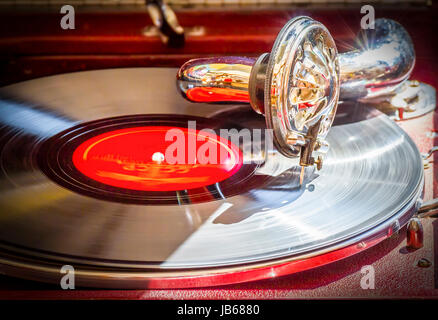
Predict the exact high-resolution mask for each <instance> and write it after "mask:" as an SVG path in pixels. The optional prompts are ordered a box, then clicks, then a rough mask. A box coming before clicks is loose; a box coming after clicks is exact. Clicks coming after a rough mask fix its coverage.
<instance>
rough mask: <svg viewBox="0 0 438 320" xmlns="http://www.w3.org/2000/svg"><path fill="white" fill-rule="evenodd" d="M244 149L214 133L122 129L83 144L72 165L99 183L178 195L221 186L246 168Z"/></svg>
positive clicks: (150, 128)
mask: <svg viewBox="0 0 438 320" xmlns="http://www.w3.org/2000/svg"><path fill="white" fill-rule="evenodd" d="M242 159H243V157H242V153H241V151H240V149H239V148H238V147H237V146H236V145H234V144H232V143H231V142H230V141H229V140H227V139H224V138H222V137H220V136H218V135H215V134H212V132H206V131H203V130H195V129H190V128H179V127H168V126H145V127H133V128H126V129H119V130H114V131H110V132H106V133H103V134H100V135H97V136H94V137H93V138H90V139H88V140H86V141H85V142H83V143H82V144H80V145H79V146H78V147H77V148H76V150H75V151H74V153H73V156H72V161H73V164H74V166H75V167H76V169H77V170H79V171H80V172H81V173H82V174H84V175H85V176H87V177H89V178H91V179H93V180H96V181H98V182H101V183H104V184H107V185H110V186H115V187H119V188H126V189H132V190H141V191H177V190H185V189H192V188H199V187H204V186H208V185H211V184H214V183H217V182H220V181H223V180H225V179H227V178H229V177H230V176H232V175H233V174H234V173H236V172H237V171H238V170H239V169H240V168H241V166H242Z"/></svg>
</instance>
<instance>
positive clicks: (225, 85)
mask: <svg viewBox="0 0 438 320" xmlns="http://www.w3.org/2000/svg"><path fill="white" fill-rule="evenodd" d="M356 43H357V49H355V50H353V51H350V52H346V53H342V54H338V58H339V65H340V100H350V99H363V100H366V99H368V98H374V97H376V96H380V95H385V94H389V93H391V92H392V91H394V90H395V89H396V88H397V87H398V86H400V85H401V84H402V83H403V82H404V81H405V80H406V79H408V77H409V75H410V73H411V72H412V69H413V67H414V64H415V51H414V48H413V44H412V40H411V39H410V37H409V35H408V33H407V32H406V30H405V29H404V28H403V27H402V26H401V25H400V24H398V23H397V22H395V21H393V20H389V19H377V20H376V21H375V29H374V30H362V31H361V32H360V33H359V36H358V37H357V38H356ZM268 57H269V54H264V55H262V56H261V57H260V58H259V59H254V58H242V57H220V58H204V59H194V60H190V61H188V62H187V63H185V64H184V65H183V66H182V67H181V68H180V70H179V72H178V76H177V83H178V87H179V89H180V91H181V92H182V94H183V95H184V96H185V97H186V98H187V99H188V100H190V101H193V102H248V103H251V105H252V107H253V108H254V109H255V110H256V111H257V112H259V113H264V110H263V104H264V103H263V91H264V81H265V74H266V67H267V61H268V59H267V58H268ZM291 72H292V71H291Z"/></svg>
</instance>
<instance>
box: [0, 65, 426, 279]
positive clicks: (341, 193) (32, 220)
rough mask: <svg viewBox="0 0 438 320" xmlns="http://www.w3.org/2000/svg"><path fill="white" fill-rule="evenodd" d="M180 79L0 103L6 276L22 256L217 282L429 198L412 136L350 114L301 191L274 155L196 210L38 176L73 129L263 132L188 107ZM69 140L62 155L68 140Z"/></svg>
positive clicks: (108, 84)
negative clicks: (165, 125) (222, 274)
mask: <svg viewBox="0 0 438 320" xmlns="http://www.w3.org/2000/svg"><path fill="white" fill-rule="evenodd" d="M175 74H176V69H159V68H148V69H112V70H101V71H87V72H80V73H72V74H63V75H57V76H52V77H46V78H41V79H37V80H31V81H27V82H23V83H19V84H15V85H11V86H8V87H4V88H2V89H1V90H0V95H1V96H2V99H1V100H0V121H1V122H2V123H1V127H2V128H1V138H0V148H1V153H0V165H1V169H2V170H1V172H0V212H1V214H0V247H1V248H2V249H1V250H2V252H3V254H0V256H3V258H1V257H0V262H1V264H2V265H11V264H13V263H16V262H17V261H18V260H20V259H22V257H26V259H30V260H32V261H33V262H32V263H29V264H25V263H22V264H21V265H20V266H21V268H29V269H35V268H36V267H35V266H36V265H38V262H35V261H45V262H44V263H46V262H47V261H50V262H52V263H58V264H61V265H62V264H71V265H82V266H88V267H90V268H103V269H99V270H101V271H102V270H104V268H111V270H115V269H120V270H122V269H123V270H124V272H126V270H128V271H129V270H136V271H139V270H143V271H144V272H145V273H143V275H144V277H145V278H147V277H149V276H152V277H158V278H174V277H181V276H187V274H189V275H190V272H192V274H203V275H206V274H207V275H208V274H209V273H214V272H217V270H219V269H221V270H226V268H232V269H233V270H247V269H248V268H256V267H260V266H262V265H271V264H274V263H280V262H281V263H283V262H286V261H292V260H297V259H303V258H307V257H311V256H316V255H320V254H323V253H327V252H331V251H333V250H336V249H339V248H343V247H346V246H348V245H351V244H354V243H357V242H360V241H361V239H364V238H367V237H370V236H372V235H373V234H376V233H378V232H382V230H383V231H384V232H391V230H398V228H400V226H403V225H404V224H405V223H406V222H407V220H408V219H409V217H410V215H412V210H414V208H415V205H416V203H417V200H418V198H419V197H420V195H421V191H422V187H423V168H422V160H421V157H420V154H419V152H418V150H417V148H416V146H415V144H414V143H413V142H412V140H411V139H410V138H409V137H408V136H407V134H405V133H404V131H403V130H401V129H400V128H399V127H398V126H397V125H396V124H395V123H394V122H392V121H391V120H389V119H388V118H387V117H386V116H385V115H383V114H381V113H378V112H375V111H370V113H369V114H368V115H367V116H366V117H364V118H363V119H358V120H357V119H356V120H357V121H347V120H346V121H343V119H344V118H343V112H344V111H345V114H348V113H349V110H348V108H344V109H342V108H341V109H340V112H339V114H338V119H337V123H335V125H334V126H333V128H332V130H331V131H330V134H329V136H328V142H329V143H330V151H329V153H328V156H327V157H326V159H325V163H324V167H323V169H322V170H321V171H313V170H310V169H307V170H306V178H305V183H304V184H303V185H302V186H300V185H299V183H298V181H299V177H298V176H299V172H298V168H297V166H296V165H297V163H296V161H293V160H290V159H286V158H284V157H283V156H281V155H280V154H278V153H276V152H275V150H271V151H270V152H269V154H270V157H268V158H267V159H266V160H265V161H264V162H263V163H259V164H257V165H254V166H253V167H247V166H245V165H243V166H242V168H245V170H247V171H245V174H243V173H242V174H240V176H239V172H243V171H242V170H243V169H239V171H238V173H236V174H234V173H233V176H232V177H231V178H230V177H229V176H228V175H227V176H224V178H223V179H225V180H220V179H219V180H220V181H219V180H217V181H213V182H214V183H212V185H214V186H216V187H215V188H216V189H214V191H211V190H212V189H211V188H210V187H208V188H207V187H206V188H203V189H202V190H203V191H202V192H197V193H196V196H194V197H192V198H191V197H190V196H188V195H187V194H190V189H191V188H190V186H188V185H187V186H186V187H185V188H183V187H182V188H181V189H182V190H181V192H178V191H174V189H171V190H170V191H169V190H167V191H166V192H165V193H163V194H162V196H161V193H160V191H156V190H152V191H147V192H152V193H135V192H136V191H132V190H130V191H129V190H128V191H126V190H121V189H122V188H117V190H115V189H110V188H106V189H105V188H103V189H102V190H97V191H96V186H95V185H94V184H93V185H92V184H91V182H90V186H86V187H84V185H85V184H86V183H85V182H83V181H80V180H79V179H78V178H75V176H72V175H70V176H68V179H67V178H66V177H64V176H63V174H65V172H66V171H67V169H66V167H60V168H58V169H56V170H53V171H51V172H52V173H53V174H51V173H48V172H47V170H45V169H44V168H43V167H44V165H41V162H44V163H45V161H46V160H45V159H46V158H44V157H45V155H43V156H41V153H44V151H41V149H43V150H45V149H44V147H42V146H44V145H45V144H46V143H47V141H51V139H52V137H54V136H56V135H60V134H64V133H65V132H70V131H72V128H87V130H88V126H91V127H93V126H94V127H93V128H95V127H98V128H103V127H100V125H102V123H105V124H104V125H102V126H107V124H108V121H110V122H111V125H113V123H114V121H115V122H117V124H120V123H122V124H125V123H130V124H131V125H130V126H131V127H132V126H133V124H132V123H135V126H140V125H144V123H145V121H146V122H148V121H150V119H151V117H152V118H153V119H155V120H154V121H155V122H156V125H161V124H162V123H161V122H162V121H163V119H168V118H172V119H173V118H175V119H183V120H184V119H189V118H191V117H197V118H199V119H204V120H205V123H211V124H212V125H213V126H214V125H215V123H217V126H218V127H220V126H222V125H224V124H225V125H226V126H228V127H237V128H242V127H244V128H262V127H263V126H264V119H263V117H262V116H260V115H257V114H255V113H254V112H252V111H251V110H249V108H248V107H246V106H237V105H213V104H192V103H190V102H187V101H185V100H184V99H183V98H182V97H180V95H179V94H178V93H177V90H176V87H175ZM350 111H351V110H350ZM361 112H365V111H363V110H362V111H361ZM367 112H368V111H367ZM253 113H254V114H253ZM350 113H351V112H350ZM166 115H167V116H166ZM370 115H371V116H370ZM154 116H155V118H154ZM160 117H161V118H160ZM356 117H357V116H356ZM347 118H348V117H347ZM102 119H104V121H103V122H102ZM105 119H111V120H105ZM113 119H115V120H113ZM166 121H167V120H166ZM172 121H174V120H172ZM155 122H154V123H155ZM183 122H184V121H183ZM148 123H149V122H148ZM89 124H90V125H89ZM154 125H155V124H154ZM181 126H182V125H181ZM116 129H118V127H117V128H116ZM75 130H76V129H75ZM81 130H82V129H81ZM81 132H82V131H81ZM87 132H89V131H87ZM64 136H66V137H68V139H67V138H66V140H65V141H63V143H67V142H66V141H67V140H68V141H70V140H72V139H73V138H72V137H71V136H68V135H65V134H64ZM78 136H80V135H78ZM69 139H70V140H69ZM62 146H64V144H62ZM52 149H53V148H52ZM59 150H62V148H61V147H60V148H59ZM55 151H56V152H58V149H56V150H55ZM242 152H244V151H242ZM57 156H62V154H61V151H59V153H58V154H57ZM244 156H245V155H244ZM41 159H43V160H41ZM67 166H68V165H67ZM70 179H71V180H70ZM221 179H222V178H221ZM229 179H234V180H229ZM84 181H85V180H84ZM87 181H88V180H87ZM227 181H228V182H227ZM93 183H94V182H93ZM73 185H74V186H73ZM70 186H71V187H70ZM78 186H79V187H78ZM90 190H94V191H90ZM114 190H115V191H114ZM137 191H138V190H137ZM138 192H143V191H138ZM145 192H146V191H145ZM209 193H211V194H212V197H211V198H208V199H205V197H206V196H207V195H209ZM99 194H102V196H99ZM133 195H134V196H135V197H134V196H133ZM133 199H134V200H133ZM151 199H155V200H154V201H152V200H151ZM157 199H158V200H157ZM181 199H183V200H184V201H182V200H181ZM386 230H388V231H386ZM6 253H7V254H6ZM11 256H13V258H11ZM5 257H8V258H5ZM23 259H24V258H23ZM17 265H18V264H16V266H17ZM31 265H32V266H31ZM145 270H146V271H147V272H146V271H145ZM58 274H59V271H58ZM101 278H105V271H102V277H101ZM107 279H108V280H110V279H111V277H107ZM137 280H138V279H137ZM236 281H238V280H236ZM143 285H144V284H143ZM110 286H111V285H110ZM116 286H120V284H117V285H116ZM122 286H123V285H122ZM129 286H132V285H129ZM178 286H180V284H178Z"/></svg>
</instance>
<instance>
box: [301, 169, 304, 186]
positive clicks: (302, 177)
mask: <svg viewBox="0 0 438 320" xmlns="http://www.w3.org/2000/svg"><path fill="white" fill-rule="evenodd" d="M303 181H304V167H301V172H300V186H301V185H303Z"/></svg>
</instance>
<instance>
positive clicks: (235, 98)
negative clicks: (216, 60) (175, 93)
mask: <svg viewBox="0 0 438 320" xmlns="http://www.w3.org/2000/svg"><path fill="white" fill-rule="evenodd" d="M186 94H187V97H188V98H189V99H190V100H191V101H197V102H222V101H232V102H249V93H248V91H242V90H237V89H229V88H209V87H198V88H193V89H188V90H187V92H186Z"/></svg>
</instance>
